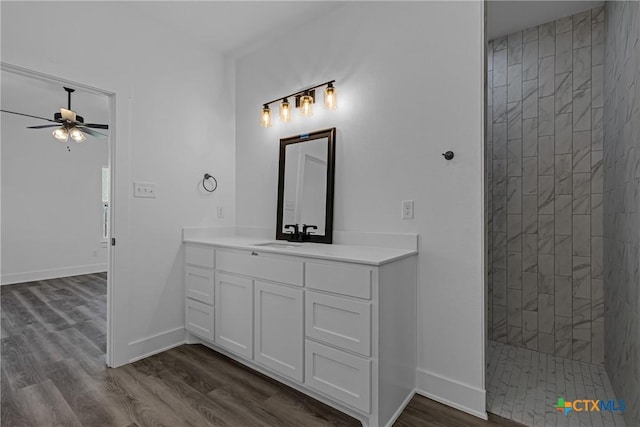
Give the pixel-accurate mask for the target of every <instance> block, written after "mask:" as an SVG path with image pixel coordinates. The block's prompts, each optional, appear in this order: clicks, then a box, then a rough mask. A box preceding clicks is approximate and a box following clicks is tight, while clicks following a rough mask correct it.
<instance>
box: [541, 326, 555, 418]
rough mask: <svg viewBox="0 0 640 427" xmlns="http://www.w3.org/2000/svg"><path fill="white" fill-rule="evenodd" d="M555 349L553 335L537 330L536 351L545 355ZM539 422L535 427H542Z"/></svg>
mask: <svg viewBox="0 0 640 427" xmlns="http://www.w3.org/2000/svg"><path fill="white" fill-rule="evenodd" d="M539 316H540V315H539ZM539 316H538V317H539ZM551 323H553V322H551ZM555 347H556V346H555V338H554V335H553V334H545V333H542V332H539V330H538V351H540V352H542V353H546V354H553V353H554V352H555ZM541 422H542V423H543V424H536V427H537V426H538V425H542V426H543V427H544V422H545V421H544V419H542V421H541Z"/></svg>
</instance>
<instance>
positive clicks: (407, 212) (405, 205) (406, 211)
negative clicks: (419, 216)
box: [402, 200, 413, 219]
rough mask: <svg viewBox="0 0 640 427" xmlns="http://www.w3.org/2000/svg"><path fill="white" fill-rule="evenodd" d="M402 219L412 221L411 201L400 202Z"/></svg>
mask: <svg viewBox="0 0 640 427" xmlns="http://www.w3.org/2000/svg"><path fill="white" fill-rule="evenodd" d="M402 219H413V200H403V201H402Z"/></svg>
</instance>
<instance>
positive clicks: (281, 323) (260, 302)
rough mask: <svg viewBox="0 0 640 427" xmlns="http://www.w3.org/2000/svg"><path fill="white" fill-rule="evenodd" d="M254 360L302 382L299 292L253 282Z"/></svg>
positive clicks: (301, 301) (300, 303)
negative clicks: (254, 310) (254, 308)
mask: <svg viewBox="0 0 640 427" xmlns="http://www.w3.org/2000/svg"><path fill="white" fill-rule="evenodd" d="M255 301H256V319H255V360H256V361H257V362H260V363H262V364H263V365H265V366H267V367H269V368H271V369H273V370H274V371H276V372H279V373H281V374H282V375H285V376H287V377H289V378H293V379H294V380H296V381H300V382H302V378H303V373H302V372H303V370H302V359H303V356H302V352H303V345H304V341H303V338H304V337H303V323H304V319H303V315H302V310H303V293H302V290H299V289H293V288H289V287H286V286H280V285H274V284H271V283H264V282H259V281H256V282H255Z"/></svg>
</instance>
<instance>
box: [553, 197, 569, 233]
mask: <svg viewBox="0 0 640 427" xmlns="http://www.w3.org/2000/svg"><path fill="white" fill-rule="evenodd" d="M571 205H572V198H571V195H569V194H562V195H557V196H556V202H555V215H556V217H555V234H556V235H559V236H570V235H571V231H572V228H571V219H572V218H571V217H572V213H571V210H572V208H571Z"/></svg>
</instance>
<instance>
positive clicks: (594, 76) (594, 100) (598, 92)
mask: <svg viewBox="0 0 640 427" xmlns="http://www.w3.org/2000/svg"><path fill="white" fill-rule="evenodd" d="M603 73H604V66H603V65H595V66H593V67H592V68H591V108H599V107H602V106H603V105H604V99H603V98H602V91H603V90H604V85H603V79H604V77H603Z"/></svg>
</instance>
